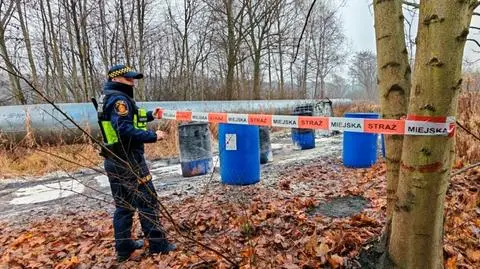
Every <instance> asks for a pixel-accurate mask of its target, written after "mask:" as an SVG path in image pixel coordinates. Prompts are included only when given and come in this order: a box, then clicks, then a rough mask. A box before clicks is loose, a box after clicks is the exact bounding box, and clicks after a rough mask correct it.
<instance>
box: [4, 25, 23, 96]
mask: <svg viewBox="0 0 480 269" xmlns="http://www.w3.org/2000/svg"><path fill="white" fill-rule="evenodd" d="M0 56H2V58H3V60H4V62H5V67H6V69H7V70H8V72H9V73H8V78H9V80H10V88H11V91H12V94H13V96H14V97H15V101H16V103H17V104H20V105H25V104H27V100H26V99H25V95H24V94H23V92H22V88H20V80H19V79H18V77H17V76H15V75H12V74H17V72H16V71H15V68H14V66H13V64H12V62H11V61H10V58H9V56H8V50H7V46H6V44H5V32H4V29H3V26H2V25H0Z"/></svg>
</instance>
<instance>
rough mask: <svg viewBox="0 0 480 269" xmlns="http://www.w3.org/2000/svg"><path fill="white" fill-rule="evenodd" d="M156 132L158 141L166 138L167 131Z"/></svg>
mask: <svg viewBox="0 0 480 269" xmlns="http://www.w3.org/2000/svg"><path fill="white" fill-rule="evenodd" d="M155 133H156V134H157V141H159V140H162V139H164V138H165V132H163V131H160V130H157V131H156V132H155Z"/></svg>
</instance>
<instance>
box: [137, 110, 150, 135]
mask: <svg viewBox="0 0 480 269" xmlns="http://www.w3.org/2000/svg"><path fill="white" fill-rule="evenodd" d="M137 114H138V116H137ZM137 114H135V115H133V126H134V127H135V129H140V130H144V131H146V130H147V119H148V117H147V111H146V110H145V109H143V108H140V109H138V113H137Z"/></svg>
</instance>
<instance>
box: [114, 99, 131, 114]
mask: <svg viewBox="0 0 480 269" xmlns="http://www.w3.org/2000/svg"><path fill="white" fill-rule="evenodd" d="M115 111H116V112H117V114H118V115H120V116H127V115H128V106H127V103H126V102H125V101H123V100H118V101H117V102H116V103H115Z"/></svg>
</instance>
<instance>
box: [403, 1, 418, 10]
mask: <svg viewBox="0 0 480 269" xmlns="http://www.w3.org/2000/svg"><path fill="white" fill-rule="evenodd" d="M402 3H403V4H404V5H407V6H411V7H414V8H420V5H419V4H417V3H413V2H408V1H402Z"/></svg>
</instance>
